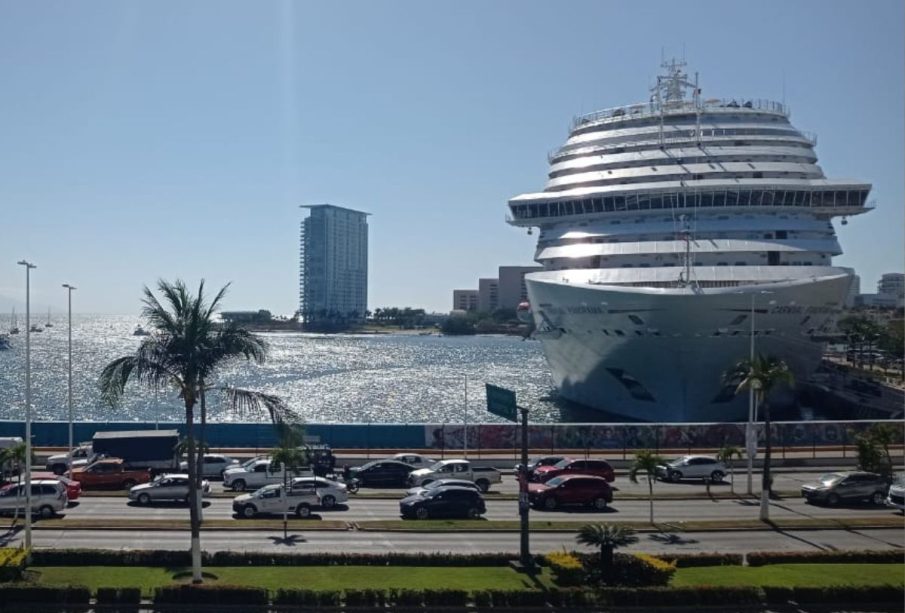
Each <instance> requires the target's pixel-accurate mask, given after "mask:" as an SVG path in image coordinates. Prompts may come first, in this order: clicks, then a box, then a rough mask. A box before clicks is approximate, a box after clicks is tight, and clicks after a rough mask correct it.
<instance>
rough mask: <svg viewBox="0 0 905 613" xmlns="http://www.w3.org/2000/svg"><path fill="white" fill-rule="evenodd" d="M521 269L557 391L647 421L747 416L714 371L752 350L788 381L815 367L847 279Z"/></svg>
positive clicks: (838, 274) (838, 275)
mask: <svg viewBox="0 0 905 613" xmlns="http://www.w3.org/2000/svg"><path fill="white" fill-rule="evenodd" d="M566 272H568V271H545V272H540V273H533V274H530V275H528V276H527V277H526V284H527V290H528V295H529V298H530V302H531V305H532V314H533V317H534V321H535V324H536V326H537V333H536V336H537V338H539V339H540V340H541V341H542V343H543V347H544V351H545V353H546V357H547V361H548V363H549V365H550V369H551V371H552V375H553V379H554V383H555V385H556V387H557V388H558V389H559V393H560V395H561V396H562V397H564V398H566V399H568V400H571V401H574V402H577V403H580V404H582V405H585V406H588V407H592V408H595V409H599V410H603V411H606V412H608V413H614V414H619V415H624V416H626V417H629V418H632V419H638V420H644V421H654V422H702V421H738V420H745V419H747V413H748V398H747V394H746V393H742V394H739V395H735V394H734V393H733V392H734V390H732V389H731V386H727V385H726V384H725V383H724V380H723V377H724V374H725V373H726V372H727V371H728V370H729V369H731V368H732V367H733V366H734V365H735V364H737V363H738V362H739V361H740V360H744V359H747V358H748V356H749V352H750V341H751V312H752V296H753V304H754V311H755V312H754V322H755V323H754V329H755V332H754V340H755V351H756V352H757V353H758V354H764V355H771V356H776V357H779V358H781V359H783V360H785V361H786V363H787V364H788V365H789V367H790V368H791V369H792V371H793V373H794V374H795V376H796V379H797V380H801V379H803V378H804V377H806V376H807V375H808V374H809V373H811V372H813V370H814V369H815V368H816V367H817V365H818V364H819V362H820V359H821V355H822V352H823V348H824V347H823V344H822V343H821V342H820V341H818V340H816V338H815V337H819V336H821V334H825V333H826V331H827V330H829V329H831V327H832V324H833V322H834V320H835V318H836V316H837V315H838V313H839V311H840V309H841V306H842V303H843V300H844V297H845V295H846V293H847V292H848V289H849V285H850V283H851V279H852V277H851V275H850V274H849V272H848V271H847V270H846V269H839V268H829V267H824V268H820V269H819V270H815V271H814V272H815V273H817V274H818V275H820V276H813V277H808V278H804V279H797V280H789V281H780V282H773V283H759V284H757V285H750V286H745V287H730V288H715V289H711V288H708V289H698V290H691V289H688V288H679V289H653V288H640V287H626V286H616V285H598V284H591V283H576V282H574V281H572V282H569V281H567V279H568V277H567V276H564V274H563V273H566Z"/></svg>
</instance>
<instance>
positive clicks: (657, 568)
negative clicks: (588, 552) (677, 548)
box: [583, 553, 676, 587]
mask: <svg viewBox="0 0 905 613" xmlns="http://www.w3.org/2000/svg"><path fill="white" fill-rule="evenodd" d="M583 562H584V565H585V568H586V569H587V574H588V575H587V577H588V580H589V581H590V582H592V583H598V584H606V585H614V586H616V585H620V586H628V587H644V586H657V585H668V584H669V580H670V579H671V578H672V576H673V573H675V572H676V567H675V565H674V564H673V563H670V562H665V561H663V560H661V559H660V558H655V557H654V556H650V555H647V554H643V553H637V554H616V555H615V556H614V560H613V566H612V567H611V568H610V569H608V570H607V571H606V574H605V575H604V574H603V571H602V569H600V568H599V567H598V566H597V564H596V559H595V557H587V556H585V557H584V559H583Z"/></svg>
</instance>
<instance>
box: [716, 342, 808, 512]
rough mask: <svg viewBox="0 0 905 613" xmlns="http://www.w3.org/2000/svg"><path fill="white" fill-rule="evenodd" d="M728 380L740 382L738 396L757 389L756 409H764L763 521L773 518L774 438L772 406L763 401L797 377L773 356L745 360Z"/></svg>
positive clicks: (737, 366)
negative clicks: (746, 390) (771, 461)
mask: <svg viewBox="0 0 905 613" xmlns="http://www.w3.org/2000/svg"><path fill="white" fill-rule="evenodd" d="M727 378H728V380H729V381H732V382H736V381H737V382H738V385H737V387H736V388H735V393H736V394H738V393H739V392H741V391H742V390H745V389H752V390H754V406H755V407H758V408H759V407H761V406H763V409H764V413H763V415H764V470H763V480H762V484H761V494H760V519H761V521H769V519H770V486H771V483H772V481H773V479H772V477H771V475H770V455H771V452H772V451H773V437H772V432H771V424H770V403H769V402H766V401H765V400H764V399H765V398H766V397H767V396H768V395H769V394H770V392H771V391H772V390H773V389H774V388H775V387H776V386H777V385H779V384H780V383H786V384H788V385H790V386H791V385H793V384H794V383H795V378H794V377H793V376H792V371H790V370H789V367H788V365H787V364H786V363H785V362H783V361H782V360H780V359H779V358H777V357H774V356H767V357H764V356H763V355H756V356H754V359H753V360H742V361H741V362H739V363H738V364H736V365H735V367H733V368H732V369H731V370H730V371H729V373H728V376H727Z"/></svg>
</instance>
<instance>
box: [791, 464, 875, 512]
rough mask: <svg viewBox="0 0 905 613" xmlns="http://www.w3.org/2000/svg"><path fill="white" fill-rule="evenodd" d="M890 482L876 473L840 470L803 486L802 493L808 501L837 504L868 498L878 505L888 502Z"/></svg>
mask: <svg viewBox="0 0 905 613" xmlns="http://www.w3.org/2000/svg"><path fill="white" fill-rule="evenodd" d="M888 489H889V484H888V483H887V482H886V479H885V478H884V477H883V476H881V475H878V474H876V473H865V472H838V473H827V474H825V475H822V476H821V477H820V479H818V480H817V483H806V484H805V485H802V486H801V495H802V496H804V498H805V500H806V501H807V502H811V503H814V502H823V503H826V504H828V505H831V506H832V505H836V504H839V503H840V502H842V501H845V500H847V501H861V500H867V501H869V502H871V503H873V504H876V505H882V504H885V503H886V492H887V490H888Z"/></svg>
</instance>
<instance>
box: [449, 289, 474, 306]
mask: <svg viewBox="0 0 905 613" xmlns="http://www.w3.org/2000/svg"><path fill="white" fill-rule="evenodd" d="M452 308H453V310H454V311H477V310H478V290H476V289H454V290H453V307H452Z"/></svg>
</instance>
